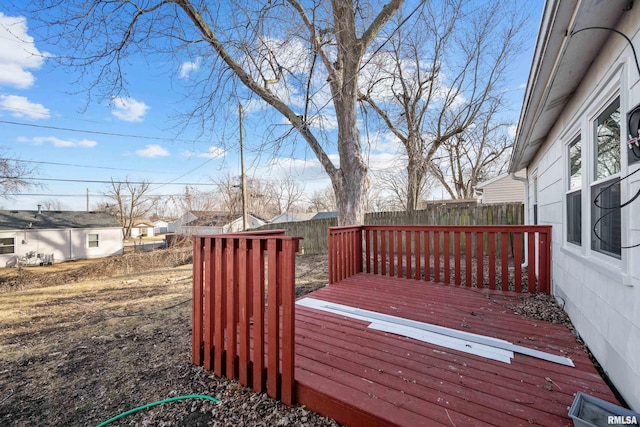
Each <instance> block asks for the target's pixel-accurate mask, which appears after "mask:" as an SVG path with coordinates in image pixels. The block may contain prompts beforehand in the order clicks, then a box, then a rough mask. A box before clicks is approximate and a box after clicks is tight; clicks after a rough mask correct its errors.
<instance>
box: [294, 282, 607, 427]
mask: <svg viewBox="0 0 640 427" xmlns="http://www.w3.org/2000/svg"><path fill="white" fill-rule="evenodd" d="M521 296H522V295H521V294H516V293H510V292H501V291H491V290H489V289H482V290H478V289H475V288H471V289H469V288H461V287H455V286H452V285H444V284H435V283H432V282H425V281H417V280H411V279H405V278H393V277H385V276H379V275H373V274H366V273H360V274H356V275H354V276H351V277H348V278H346V279H343V280H341V281H339V282H337V283H333V284H331V285H329V286H327V287H325V288H323V289H320V290H318V291H316V292H314V293H312V294H309V295H307V296H306V297H312V298H316V299H321V300H326V301H330V302H334V303H339V304H344V305H349V306H353V307H357V308H362V309H366V310H371V311H376V312H380V313H384V314H390V315H393V316H398V317H403V318H407V319H412V320H416V321H420V322H425V323H432V324H436V325H440V326H444V327H448V328H453V329H459V330H462V331H465V332H471V333H476V334H481V335H486V336H491V337H495V338H500V339H504V340H507V341H510V342H512V343H513V344H517V345H522V346H526V347H529V348H533V349H537V350H541V351H545V352H549V353H552V354H556V355H559V356H565V357H570V358H571V359H573V361H574V363H575V365H576V366H575V367H568V366H563V365H560V364H556V363H552V362H548V361H544V360H540V359H536V358H533V357H530V356H525V355H522V354H517V353H516V354H515V356H514V359H512V361H511V364H506V363H502V362H498V361H493V360H489V359H485V358H483V357H480V356H474V355H471V354H467V353H463V352H458V351H455V350H450V349H447V348H444V347H439V346H436V345H432V344H428V343H424V342H421V341H417V340H414V339H411V338H406V337H401V336H398V335H394V334H390V333H386V332H380V331H375V330H372V329H369V328H367V326H368V323H367V322H364V321H360V320H355V319H351V318H348V317H345V316H340V315H335V314H332V313H327V312H324V311H319V310H314V309H311V308H306V307H300V306H296V309H295V380H296V383H295V396H296V401H297V403H299V404H301V405H305V406H307V407H308V408H309V409H312V410H314V411H317V412H319V413H321V414H323V415H326V416H328V417H331V418H334V419H336V420H337V421H338V422H340V423H343V424H348V425H349V426H356V425H362V426H375V425H379V426H392V425H398V426H435V425H446V426H474V425H477V426H480V425H498V426H518V425H522V426H530V425H544V426H565V425H566V426H569V425H573V424H572V421H571V419H570V418H569V417H568V415H567V407H568V406H570V405H571V403H572V401H573V394H574V393H576V392H578V391H582V392H584V393H588V394H591V395H594V396H597V397H600V398H602V399H605V400H609V401H611V402H616V400H615V397H614V396H613V394H612V392H611V391H610V389H609V388H608V386H607V385H606V384H605V383H604V381H603V380H602V378H601V377H600V376H599V375H598V373H597V372H596V370H595V368H594V366H593V364H592V363H591V362H590V360H589V358H588V356H587V354H586V353H585V352H584V350H582V348H581V346H580V345H579V344H578V343H577V342H576V340H575V338H574V336H573V335H572V333H571V332H570V331H569V330H568V329H567V328H566V327H564V326H561V325H554V324H551V323H548V322H542V321H537V320H531V319H526V318H523V317H522V316H520V315H517V314H515V313H514V312H513V311H512V310H510V309H508V308H506V306H507V305H509V304H511V303H514V302H515V298H517V297H521Z"/></svg>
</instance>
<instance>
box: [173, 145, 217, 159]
mask: <svg viewBox="0 0 640 427" xmlns="http://www.w3.org/2000/svg"><path fill="white" fill-rule="evenodd" d="M182 155H183V156H184V157H201V158H205V159H217V158H219V157H224V156H226V155H227V152H226V151H225V150H223V149H222V148H220V147H214V146H211V147H209V149H208V150H207V151H205V152H195V151H184V152H183V153H182Z"/></svg>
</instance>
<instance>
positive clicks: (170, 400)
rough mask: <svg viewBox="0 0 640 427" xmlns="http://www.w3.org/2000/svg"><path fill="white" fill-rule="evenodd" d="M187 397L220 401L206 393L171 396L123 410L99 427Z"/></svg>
mask: <svg viewBox="0 0 640 427" xmlns="http://www.w3.org/2000/svg"><path fill="white" fill-rule="evenodd" d="M186 399H207V400H211V401H212V402H215V403H220V401H219V400H218V399H216V398H214V397H211V396H207V395H205V394H189V395H187V396H176V397H170V398H169V399H164V400H159V401H157V402H153V403H148V404H146V405H142V406H138V407H137V408H134V409H130V410H128V411H127V412H123V413H122V414H120V415H116V416H115V417H113V418H110V419H108V420H107V421H105V422H103V423H100V424H98V426H97V427H103V426H106V425H107V424H111V423H112V422H114V421H115V420H119V419H120V418H122V417H125V416H127V415H130V414H133V413H135V412H138V411H142V410H143V409H147V408H151V407H153V406H158V405H162V404H163V403H167V402H173V401H175V400H186Z"/></svg>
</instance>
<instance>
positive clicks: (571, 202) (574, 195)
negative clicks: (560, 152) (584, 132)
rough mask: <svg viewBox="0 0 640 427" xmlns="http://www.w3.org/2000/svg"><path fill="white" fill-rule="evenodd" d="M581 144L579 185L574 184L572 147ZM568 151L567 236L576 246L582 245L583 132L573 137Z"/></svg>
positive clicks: (568, 145) (567, 239) (567, 147)
mask: <svg viewBox="0 0 640 427" xmlns="http://www.w3.org/2000/svg"><path fill="white" fill-rule="evenodd" d="M576 145H579V148H578V150H579V152H578V158H579V159H580V167H579V173H580V175H579V178H580V182H579V183H577V184H578V185H575V186H574V185H572V184H573V180H572V178H573V176H574V173H572V172H573V171H572V168H571V165H572V161H573V158H574V156H573V155H572V148H573V147H575V146H576ZM566 153H567V163H566V164H567V188H566V193H565V203H566V221H567V234H566V236H565V238H566V241H567V242H568V243H571V244H574V245H576V246H582V184H583V182H584V176H585V173H584V167H583V165H584V159H583V153H584V150H583V141H582V136H581V134H578V135H577V136H575V137H574V138H572V139H571V141H570V142H569V144H567V146H566Z"/></svg>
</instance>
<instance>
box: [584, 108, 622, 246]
mask: <svg viewBox="0 0 640 427" xmlns="http://www.w3.org/2000/svg"><path fill="white" fill-rule="evenodd" d="M620 147H621V138H620V98H617V99H616V100H615V101H613V102H612V103H611V105H609V106H608V107H607V108H606V109H605V110H604V111H603V112H602V113H601V114H600V115H599V116H598V118H597V119H596V121H595V145H594V149H595V153H594V154H595V156H594V160H595V162H594V182H592V183H591V229H592V232H591V249H593V250H595V251H598V252H601V253H604V254H607V255H610V256H613V257H616V258H620V255H621V246H622V239H621V232H620V229H621V227H620V225H621V217H620V209H619V206H620V182H619V174H620Z"/></svg>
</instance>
